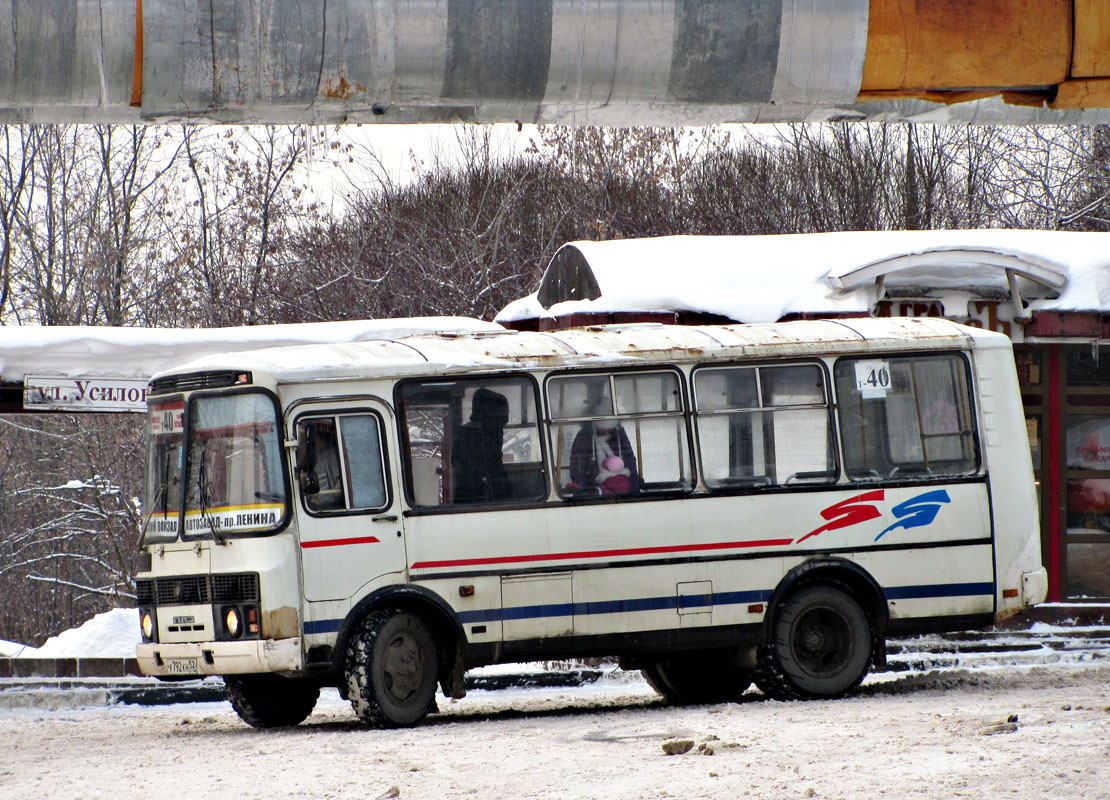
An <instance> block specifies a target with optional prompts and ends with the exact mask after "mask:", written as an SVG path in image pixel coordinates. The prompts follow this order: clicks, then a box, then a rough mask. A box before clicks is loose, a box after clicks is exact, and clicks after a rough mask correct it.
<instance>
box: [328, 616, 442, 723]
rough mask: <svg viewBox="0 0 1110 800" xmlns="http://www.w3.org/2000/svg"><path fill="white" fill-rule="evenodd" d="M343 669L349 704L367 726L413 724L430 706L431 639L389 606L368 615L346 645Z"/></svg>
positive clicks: (415, 620)
mask: <svg viewBox="0 0 1110 800" xmlns="http://www.w3.org/2000/svg"><path fill="white" fill-rule="evenodd" d="M344 669H345V673H346V680H347V695H348V697H349V699H350V701H351V706H352V707H353V708H354V710H355V714H356V715H357V716H358V718H359V719H360V720H362V721H363V722H364V723H366V724H367V725H369V726H371V727H374V728H405V727H409V726H411V725H415V724H417V723H418V722H420V721H421V720H422V719H424V717H425V716H426V715H427V714H428V712H429V711H430V710H431V708H432V705H433V703H434V702H435V692H436V680H437V675H438V669H437V661H436V643H435V638H434V637H433V636H432V631H431V629H430V628H429V627H428V625H427V624H426V623H425V622H424V620H423V619H421V618H420V617H419V616H418V615H417V614H414V613H412V612H410V611H402V610H400V609H393V608H391V609H382V610H379V611H375V612H373V613H371V614H369V615H367V616H366V617H365V618H364V619H363V620H362V621H361V622H360V623H359V625H358V627H357V628H356V629H355V631H354V633H353V634H352V635H351V638H350V641H349V642H348V643H347V650H346V654H345V659H344Z"/></svg>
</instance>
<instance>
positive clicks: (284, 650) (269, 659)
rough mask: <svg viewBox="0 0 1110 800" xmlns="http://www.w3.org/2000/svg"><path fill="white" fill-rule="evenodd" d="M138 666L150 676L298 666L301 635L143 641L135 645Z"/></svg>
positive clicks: (182, 675) (223, 672)
mask: <svg viewBox="0 0 1110 800" xmlns="http://www.w3.org/2000/svg"><path fill="white" fill-rule="evenodd" d="M135 653H136V656H137V658H138V660H139V669H141V670H142V671H143V674H144V675H151V676H153V677H159V678H162V677H166V678H181V677H188V676H190V675H197V676H199V675H235V674H247V673H257V672H290V671H297V670H299V669H301V666H302V663H303V662H302V659H301V638H300V637H299V636H298V637H295V638H292V639H264V640H262V641H249V642H188V643H183V644H156V643H145V644H140V645H138V646H137V647H136V648H135Z"/></svg>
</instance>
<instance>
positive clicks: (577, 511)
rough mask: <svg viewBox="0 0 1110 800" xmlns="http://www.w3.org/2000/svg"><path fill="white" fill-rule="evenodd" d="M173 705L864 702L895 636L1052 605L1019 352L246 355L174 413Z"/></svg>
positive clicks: (916, 329) (295, 715)
mask: <svg viewBox="0 0 1110 800" xmlns="http://www.w3.org/2000/svg"><path fill="white" fill-rule="evenodd" d="M148 402H149V409H150V411H149V420H150V437H149V441H150V444H149V478H148V481H147V488H146V500H145V524H144V534H143V535H144V538H143V550H142V564H141V567H140V573H139V575H138V576H137V581H136V582H137V587H138V598H139V606H140V610H141V613H140V617H141V620H142V622H141V626H142V635H143V642H142V644H140V645H139V647H138V657H139V663H140V665H141V668H142V670H143V671H144V672H145V673H146V674H148V675H155V676H160V677H164V678H181V677H188V676H199V675H222V676H223V677H224V679H225V681H226V683H227V687H228V694H229V697H230V699H231V702H232V704H233V706H234V707H235V709H236V711H237V712H238V713H239V715H240V716H241V717H242V718H243V719H244V720H245V721H246V722H247V723H249V724H251V725H254V726H256V727H271V726H282V725H295V724H297V723H299V722H301V721H302V720H303V719H305V718H306V717H307V716H308V715H309V714H310V713H311V711H312V708H313V706H314V704H315V702H316V699H317V697H318V694H319V690H320V687H322V686H335V687H338V688H339V690H340V692H341V693H342V694H343V695H344V696H345V697H348V698H349V699H350V701H351V702H352V705H353V706H354V709H355V712H356V714H357V716H358V717H359V718H360V719H361V720H363V721H364V722H366V723H368V724H370V725H373V726H380V727H396V726H407V725H412V724H415V723H417V722H419V721H420V720H421V719H423V718H424V716H425V715H426V714H427V713H429V711H430V710H433V709H434V703H435V693H436V687H437V684H438V686H440V687H442V691H443V692H444V693H445V694H446V695H447V696H450V697H461V696H462V695H463V676H464V673H465V672H466V670H467V669H469V668H473V667H477V666H481V665H487V664H494V663H503V662H519V661H530V660H536V659H553V658H568V657H596V656H615V657H617V658H619V659H620V663H621V664H622V665H623V666H624V667H625V668H628V669H637V668H638V669H640V670H642V671H643V674H644V675H645V676H646V678H647V679H648V680H649V681H650V683H651V684H652V685H653V686H654V687H655V688H656V689H657V690H658V691H659V692H660V693H661V694H663V695H664V696H665V697H667V698H669V699H671V700H673V701H675V702H719V701H727V700H730V699H733V698H736V697H737V696H739V695H740V694H741V693H742V692H744V691H745V690H746V689H747V688H748V687H749V686H750V685H751V684H752V682H753V681H754V683H755V684H756V685H757V686H758V687H759V688H760V689H761V690H762V691H763V692H765V693H766V694H768V695H770V696H772V697H777V698H829V697H837V696H840V695H843V694H845V693H846V692H849V691H850V690H852V689H853V688H854V687H856V686H857V685H858V684H859V683H860V682H861V681H862V680H863V678H864V677H865V675H866V674H867V673H868V671H869V670H870V669H871V667H872V666H873V665H876V664H880V663H881V662H882V661H883V658H884V642H885V638H886V637H887V636H888V635H891V634H899V635H902V634H909V633H914V632H925V631H936V630H953V629H967V628H972V627H979V626H983V625H987V624H989V623H991V622H993V621H996V620H999V619H1001V618H1003V617H1006V616H1009V615H1011V614H1015V613H1017V612H1018V611H1020V610H1021V609H1023V608H1025V607H1027V606H1029V605H1032V604H1035V603H1038V602H1041V601H1042V600H1043V599H1044V596H1045V591H1046V586H1047V580H1046V574H1045V571H1044V569H1043V568H1042V566H1041V562H1040V544H1039V542H1040V539H1039V534H1038V525H1037V508H1036V497H1035V493H1034V491H1035V490H1034V484H1033V476H1032V469H1031V465H1030V457H1029V446H1028V441H1027V437H1026V430H1025V419H1024V415H1023V413H1022V408H1021V402H1020V398H1019V396H1018V386H1017V379H1016V375H1015V370H1014V362H1013V356H1012V352H1011V347H1010V343H1009V341H1008V340H1007V339H1006V338H1005V337H1003V336H1001V335H999V334H995V333H989V332H985V331H982V330H979V329H974V328H968V327H963V326H960V325H957V324H955V323H950V322H947V321H945V320H940V319H852V320H838V321H805V322H788V323H777V324H764V325H734V326H722V327H708V326H707V327H672V326H663V325H650V324H649V325H633V326H624V327H618V326H606V327H596V328H585V329H578V330H566V331H559V332H553V333H515V332H504V333H500V332H498V333H463V334H457V335H451V334H446V335H444V334H441V335H425V336H416V337H410V338H405V339H398V340H386V341H370V342H363V343H355V344H336V345H310V346H304V347H287V348H275V349H272V350H261V351H255V352H251V353H239V354H234V353H232V354H223V355H219V356H212V357H208V358H205V359H201V360H199V361H195V362H192V363H191V364H188V365H186V366H184V367H182V368H181V369H177V370H172V371H168V372H163V373H161V374H159V375H157V376H155V378H154V379H153V380H152V381H151V384H150V392H149V401H148Z"/></svg>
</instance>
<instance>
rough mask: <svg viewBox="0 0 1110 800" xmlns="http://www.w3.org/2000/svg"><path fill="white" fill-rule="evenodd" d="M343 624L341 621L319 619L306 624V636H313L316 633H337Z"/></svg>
mask: <svg viewBox="0 0 1110 800" xmlns="http://www.w3.org/2000/svg"><path fill="white" fill-rule="evenodd" d="M342 624H343V620H341V619H318V620H312V621H311V622H306V623H305V624H304V635H305V636H311V635H312V634H314V633H337V632H338V631H339V626H340V625H342Z"/></svg>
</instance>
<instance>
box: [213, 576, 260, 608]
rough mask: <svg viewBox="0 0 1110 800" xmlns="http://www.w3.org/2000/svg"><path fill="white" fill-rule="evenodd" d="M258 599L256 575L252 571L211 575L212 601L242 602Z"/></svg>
mask: <svg viewBox="0 0 1110 800" xmlns="http://www.w3.org/2000/svg"><path fill="white" fill-rule="evenodd" d="M258 599H259V597H258V576H257V575H256V574H254V573H253V572H244V573H241V574H239V575H213V576H212V601H213V602H214V603H244V602H247V601H250V600H255V601H257V600H258Z"/></svg>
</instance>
